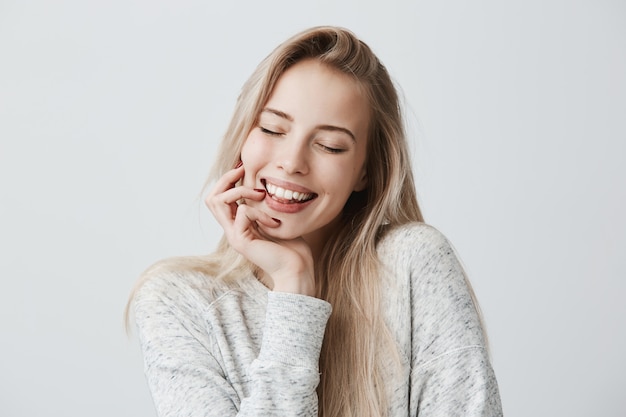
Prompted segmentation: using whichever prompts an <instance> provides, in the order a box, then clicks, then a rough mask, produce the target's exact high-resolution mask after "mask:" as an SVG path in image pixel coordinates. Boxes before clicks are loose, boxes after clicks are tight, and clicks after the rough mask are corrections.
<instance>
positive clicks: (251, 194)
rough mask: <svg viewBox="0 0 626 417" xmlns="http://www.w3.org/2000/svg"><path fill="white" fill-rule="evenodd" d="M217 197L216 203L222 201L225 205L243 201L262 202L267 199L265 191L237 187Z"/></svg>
mask: <svg viewBox="0 0 626 417" xmlns="http://www.w3.org/2000/svg"><path fill="white" fill-rule="evenodd" d="M215 197H216V198H215V201H220V202H222V203H225V204H232V203H236V202H237V201H239V200H241V199H244V200H246V199H248V200H254V201H261V200H263V199H264V198H265V190H263V189H252V188H248V187H235V188H231V189H230V190H226V191H224V192H223V193H221V194H219V195H217V196H215Z"/></svg>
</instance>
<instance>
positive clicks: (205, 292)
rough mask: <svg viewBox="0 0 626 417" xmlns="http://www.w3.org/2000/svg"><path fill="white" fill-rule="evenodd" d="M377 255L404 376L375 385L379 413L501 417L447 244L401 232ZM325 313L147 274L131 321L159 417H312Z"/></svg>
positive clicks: (476, 323) (300, 300)
mask: <svg viewBox="0 0 626 417" xmlns="http://www.w3.org/2000/svg"><path fill="white" fill-rule="evenodd" d="M378 253H379V256H380V259H381V261H382V264H383V266H384V268H383V274H382V275H383V276H382V277H381V279H383V280H384V282H385V284H384V285H383V288H384V290H385V293H384V297H383V300H384V311H383V314H384V318H385V320H386V323H387V325H388V326H389V329H390V330H391V332H392V335H393V336H394V338H395V340H396V342H397V345H398V349H399V352H400V356H401V362H402V371H403V374H402V375H400V376H399V378H394V379H393V380H390V381H389V384H388V386H387V387H386V388H387V391H388V393H389V399H390V412H389V416H390V417H396V416H418V415H419V416H420V417H425V416H433V417H434V416H437V417H439V416H441V417H444V416H445V417H450V416H501V415H502V410H501V405H500V396H499V393H498V387H497V383H496V378H495V376H494V373H493V370H492V368H491V365H490V362H489V358H488V355H487V352H486V347H485V340H484V338H483V333H482V329H481V323H480V320H479V317H478V315H477V313H476V310H475V308H474V305H473V303H472V299H471V296H470V292H469V289H468V285H467V283H466V281H465V278H464V273H463V270H462V268H461V265H460V264H459V261H458V259H457V258H456V256H455V254H454V252H453V250H452V248H451V247H450V244H449V243H448V241H447V240H446V239H445V238H444V237H443V236H442V235H441V233H439V232H438V231H437V230H435V229H434V228H432V227H429V226H427V225H424V224H410V225H405V226H402V227H399V228H396V229H395V230H393V231H391V232H389V233H388V234H387V235H386V236H385V237H384V238H383V240H382V241H381V242H380V244H379V247H378ZM330 313H331V306H330V304H329V303H327V302H326V301H323V300H320V299H317V298H313V297H308V296H303V295H297V294H287V293H278V292H272V291H269V290H268V289H267V288H266V287H264V286H263V285H262V284H261V283H260V282H259V281H257V280H256V279H255V278H254V277H253V276H249V277H243V278H242V279H241V280H240V282H239V283H238V285H233V284H230V285H227V284H223V283H221V282H218V281H216V280H213V279H211V278H210V277H206V276H203V275H200V274H198V273H189V272H179V273H175V272H169V273H164V274H160V275H156V276H153V277H151V278H150V279H149V280H148V281H147V282H146V283H145V284H144V285H143V287H142V288H141V289H140V290H139V292H138V293H137V295H136V297H135V317H136V322H137V326H138V329H139V335H140V341H141V347H142V349H143V354H144V360H145V372H146V376H147V379H148V384H149V386H150V389H151V392H152V396H153V399H154V402H155V404H156V408H157V410H158V414H159V416H162V417H165V416H168V417H174V416H176V417H191V416H194V417H195V416H219V417H227V416H235V415H237V416H317V410H318V403H317V395H316V387H317V385H318V383H319V366H318V360H319V355H320V348H321V345H322V340H323V337H324V330H325V326H326V322H327V320H328V317H329V316H330ZM390 366H391V365H390Z"/></svg>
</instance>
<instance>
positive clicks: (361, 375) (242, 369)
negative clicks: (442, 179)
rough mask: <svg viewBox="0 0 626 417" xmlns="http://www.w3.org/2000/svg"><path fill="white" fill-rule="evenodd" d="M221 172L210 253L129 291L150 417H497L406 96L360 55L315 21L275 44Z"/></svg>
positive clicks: (493, 390)
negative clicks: (408, 130)
mask: <svg viewBox="0 0 626 417" xmlns="http://www.w3.org/2000/svg"><path fill="white" fill-rule="evenodd" d="M217 161H218V162H217V165H216V167H215V169H214V171H213V177H212V178H217V180H216V183H215V185H214V187H213V189H212V190H211V192H210V193H209V194H208V196H207V198H206V203H207V206H208V207H209V209H210V210H211V212H212V213H213V215H214V216H215V218H216V219H217V221H218V222H219V223H220V225H221V226H222V227H223V229H224V237H223V238H222V240H221V242H220V244H219V247H218V249H217V251H216V252H215V253H214V254H212V255H210V256H208V257H196V258H183V259H174V260H168V261H163V262H161V263H158V264H156V265H155V266H153V267H152V268H150V269H149V270H148V271H146V273H145V274H144V278H143V279H142V280H141V283H140V285H138V288H137V290H136V291H135V293H134V297H133V298H134V302H135V316H136V322H137V326H138V328H139V333H140V340H141V345H142V349H143V352H144V359H145V370H146V375H147V378H148V382H149V385H150V388H151V391H152V394H153V398H154V401H155V403H156V406H157V409H158V412H159V415H161V416H231V415H232V416H234V415H240V416H252V415H254V416H274V415H275V416H315V415H323V416H359V417H362V416H406V415H411V416H416V415H420V416H453V415H463V416H497V415H501V408H500V400H499V394H498V389H497V384H496V380H495V377H494V374H493V371H492V369H491V366H490V363H489V359H488V355H487V351H486V342H485V338H484V337H483V331H482V327H481V321H480V316H479V313H478V311H477V307H476V305H475V302H474V300H473V294H472V291H471V288H470V286H469V284H468V283H467V281H466V280H465V276H464V273H463V270H462V268H461V265H460V264H459V262H458V260H457V258H456V257H455V255H454V252H453V250H452V249H451V247H450V245H449V243H448V242H447V241H446V239H445V238H444V237H443V236H442V235H441V234H440V233H438V232H437V231H436V230H435V229H433V228H431V227H429V226H426V225H425V224H424V223H423V222H422V221H423V219H422V216H421V213H420V210H419V207H418V204H417V199H416V195H415V189H414V183H413V178H412V174H411V168H410V163H409V158H408V151H407V145H406V141H405V136H404V131H403V122H402V117H401V114H400V108H399V103H398V97H397V94H396V91H395V89H394V86H393V84H392V82H391V80H390V78H389V75H388V74H387V71H386V69H385V67H384V66H383V65H382V64H381V63H380V62H379V61H378V59H377V58H376V57H375V55H374V54H373V53H372V52H371V50H370V49H369V48H368V47H367V46H366V45H365V44H364V43H362V42H361V41H359V40H358V39H357V38H355V36H354V35H353V34H352V33H350V32H349V31H347V30H344V29H340V28H333V27H320V28H313V29H310V30H308V31H305V32H303V33H300V34H298V35H296V36H295V37H293V38H291V39H289V40H288V41H286V42H285V43H284V44H282V45H280V46H279V47H278V48H277V49H276V50H274V51H273V52H272V53H271V54H270V55H269V56H268V57H267V58H266V59H265V60H264V61H263V62H262V63H261V64H260V65H259V67H258V68H257V69H256V71H255V72H254V73H253V74H252V76H251V77H250V79H249V80H248V81H247V83H246V84H245V85H244V87H243V90H242V93H241V95H240V97H239V99H238V101H237V105H236V108H235V113H234V116H233V119H232V121H231V123H230V126H229V128H228V131H227V133H226V135H225V137H224V138H223V141H222V144H221V148H220V151H219V155H218V159H217ZM331 310H332V314H331Z"/></svg>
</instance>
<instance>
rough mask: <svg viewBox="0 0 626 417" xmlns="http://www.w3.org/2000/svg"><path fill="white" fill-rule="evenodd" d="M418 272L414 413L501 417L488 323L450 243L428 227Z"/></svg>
mask: <svg viewBox="0 0 626 417" xmlns="http://www.w3.org/2000/svg"><path fill="white" fill-rule="evenodd" d="M419 244H420V245H421V247H420V248H419V250H418V251H414V254H413V255H412V260H411V270H412V284H411V285H412V288H411V298H412V305H413V307H412V316H413V336H412V359H411V362H412V363H411V378H410V379H411V393H410V396H411V409H412V414H411V415H419V416H420V417H424V416H433V417H434V416H442V417H443V416H476V417H478V416H481V417H483V416H485V417H486V416H501V415H502V407H501V404H500V395H499V392H498V386H497V382H496V378H495V375H494V372H493V369H492V367H491V364H490V362H489V357H488V352H487V346H486V341H485V338H484V335H483V329H482V323H481V319H480V316H479V313H478V311H477V308H476V306H475V305H474V302H473V299H472V293H471V288H470V286H469V283H468V281H467V280H466V277H465V273H464V271H463V268H462V266H461V264H460V262H459V260H458V258H457V257H456V255H455V253H454V250H453V249H452V247H451V246H450V244H449V242H448V241H447V240H446V239H445V237H443V235H441V233H439V232H438V231H437V230H435V229H432V228H427V229H425V230H422V236H420V237H419Z"/></svg>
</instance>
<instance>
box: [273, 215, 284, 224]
mask: <svg viewBox="0 0 626 417" xmlns="http://www.w3.org/2000/svg"><path fill="white" fill-rule="evenodd" d="M272 220H274V221H275V222H276V223H278V224H281V223H282V222H281V221H280V220H278V219H277V218H275V217H272Z"/></svg>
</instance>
